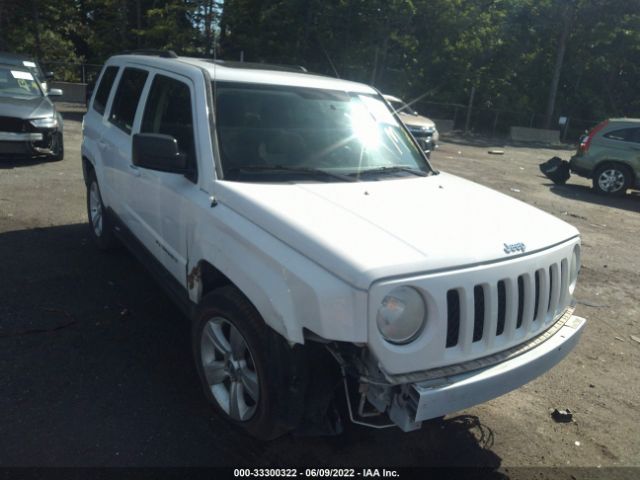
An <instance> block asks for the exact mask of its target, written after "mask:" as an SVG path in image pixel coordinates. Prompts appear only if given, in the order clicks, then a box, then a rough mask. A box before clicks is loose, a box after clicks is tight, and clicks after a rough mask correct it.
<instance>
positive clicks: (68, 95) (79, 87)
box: [49, 81, 87, 103]
mask: <svg viewBox="0 0 640 480" xmlns="http://www.w3.org/2000/svg"><path fill="white" fill-rule="evenodd" d="M49 88H59V89H61V90H62V96H61V97H51V99H52V100H53V101H55V102H67V103H84V102H85V96H86V94H87V84H86V83H70V82H56V81H53V82H50V83H49Z"/></svg>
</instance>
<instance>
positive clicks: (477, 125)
mask: <svg viewBox="0 0 640 480" xmlns="http://www.w3.org/2000/svg"><path fill="white" fill-rule="evenodd" d="M42 63H43V66H44V67H45V69H46V70H47V71H51V72H53V75H54V79H55V80H56V81H62V82H72V83H84V84H89V85H91V84H93V83H94V82H95V80H96V79H97V77H98V75H99V73H100V70H101V69H102V65H99V64H93V63H68V62H48V61H43V62H42ZM343 70H345V69H344V68H343ZM343 73H344V74H345V76H346V77H348V78H349V79H350V80H354V81H360V82H364V83H369V82H370V80H371V79H370V78H367V77H370V73H369V72H367V71H366V70H364V69H359V68H356V67H353V68H351V69H346V71H344V72H343ZM405 100H406V101H409V102H410V101H411V99H409V98H405ZM412 107H413V108H414V109H415V110H417V111H418V112H419V113H420V114H421V115H424V116H427V117H430V118H433V119H437V120H448V121H450V122H452V125H453V130H454V131H459V132H469V133H473V134H477V135H483V136H488V137H498V138H508V137H509V135H510V129H511V127H529V128H543V127H544V121H545V119H544V115H543V114H541V113H536V112H526V111H524V112H523V111H520V112H518V111H510V110H502V109H495V108H486V107H480V106H472V108H471V111H470V112H469V106H468V105H464V104H461V103H443V102H438V101H437V100H433V99H420V100H418V101H416V102H415V103H412ZM467 115H469V119H468V124H467ZM555 121H556V123H555V124H554V125H552V129H555V130H559V131H560V139H561V141H562V142H565V143H576V142H577V141H578V139H579V138H580V136H581V135H582V134H583V133H584V132H585V130H589V129H591V128H592V127H593V126H594V125H596V124H597V123H598V122H599V121H600V120H598V119H583V118H576V117H571V116H568V117H567V123H566V124H565V126H564V128H560V126H559V125H558V123H557V121H558V118H557V117H556V119H555Z"/></svg>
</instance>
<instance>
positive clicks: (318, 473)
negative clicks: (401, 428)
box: [233, 468, 399, 478]
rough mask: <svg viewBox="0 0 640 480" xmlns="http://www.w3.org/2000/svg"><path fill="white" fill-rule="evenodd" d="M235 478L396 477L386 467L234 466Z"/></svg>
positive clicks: (394, 473) (396, 472)
mask: <svg viewBox="0 0 640 480" xmlns="http://www.w3.org/2000/svg"><path fill="white" fill-rule="evenodd" d="M233 476H234V477H236V478H243V477H246V478H251V477H270V478H273V477H283V478H287V477H289V478H293V477H309V478H358V477H362V478H398V477H399V474H398V471H397V470H393V469H386V468H359V469H356V468H305V469H297V468H235V469H234V470H233Z"/></svg>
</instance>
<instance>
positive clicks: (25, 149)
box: [0, 130, 58, 157]
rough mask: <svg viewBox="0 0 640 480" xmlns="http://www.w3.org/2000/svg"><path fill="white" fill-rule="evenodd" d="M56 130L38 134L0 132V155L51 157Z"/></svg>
mask: <svg viewBox="0 0 640 480" xmlns="http://www.w3.org/2000/svg"><path fill="white" fill-rule="evenodd" d="M57 134H58V130H46V131H44V130H42V131H39V132H26V133H17V132H0V155H26V156H30V157H31V156H36V155H52V154H54V150H53V143H54V137H55V135H57Z"/></svg>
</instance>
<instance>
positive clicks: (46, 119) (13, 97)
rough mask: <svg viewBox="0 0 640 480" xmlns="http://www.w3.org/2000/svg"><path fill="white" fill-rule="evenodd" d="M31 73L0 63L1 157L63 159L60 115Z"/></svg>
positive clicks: (53, 93)
mask: <svg viewBox="0 0 640 480" xmlns="http://www.w3.org/2000/svg"><path fill="white" fill-rule="evenodd" d="M57 95H62V90H59V89H50V90H49V92H48V93H45V92H44V91H43V90H42V86H41V85H40V82H38V80H37V79H36V78H35V76H34V75H33V74H32V72H31V70H30V69H29V68H27V67H24V66H18V65H2V64H0V155H4V156H6V155H10V156H12V157H15V156H28V157H34V156H46V157H48V158H50V159H52V160H62V159H63V158H64V141H63V134H62V116H61V115H60V114H59V113H58V112H57V111H56V107H55V105H54V104H53V102H52V101H51V100H50V99H49V97H53V96H57Z"/></svg>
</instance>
